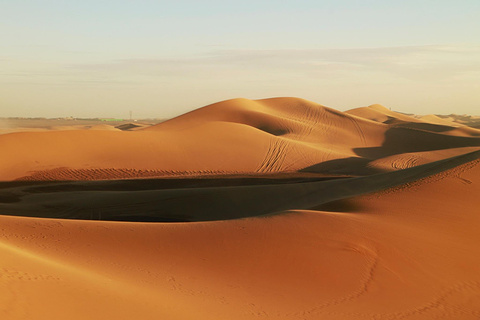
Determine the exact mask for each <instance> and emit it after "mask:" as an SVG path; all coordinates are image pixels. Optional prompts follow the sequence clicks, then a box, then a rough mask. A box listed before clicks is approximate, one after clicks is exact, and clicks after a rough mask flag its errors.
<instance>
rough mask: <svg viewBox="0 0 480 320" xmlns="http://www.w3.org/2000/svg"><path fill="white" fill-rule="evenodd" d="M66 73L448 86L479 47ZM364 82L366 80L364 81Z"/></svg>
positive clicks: (250, 57) (125, 62)
mask: <svg viewBox="0 0 480 320" xmlns="http://www.w3.org/2000/svg"><path fill="white" fill-rule="evenodd" d="M69 68H71V69H73V70H77V71H79V70H80V71H82V72H85V73H90V74H93V73H95V74H109V75H111V76H138V77H144V78H148V77H151V78H158V77H173V78H175V77H192V78H199V77H204V75H205V73H208V75H209V77H211V78H222V77H235V76H240V77H248V75H252V76H256V77H258V76H262V77H266V78H272V76H279V77H290V76H292V75H293V76H297V77H306V78H316V79H322V78H323V79H324V80H335V79H337V80H338V79H342V80H345V79H348V78H349V77H353V78H358V79H361V78H362V77H366V76H367V77H368V76H369V75H372V76H377V77H386V78H389V77H390V78H399V79H405V80H413V81H425V80H430V81H442V80H445V81H448V80H451V79H459V78H462V75H465V74H468V75H469V76H468V78H471V77H472V74H475V73H476V72H478V71H479V70H480V46H460V45H458V46H440V45H432V46H406V47H385V48H353V49H316V50H314V49H311V50H216V51H211V52H208V53H205V54H202V55H197V56H191V57H188V56H184V57H176V58H156V59H152V58H149V59H139V58H135V59H121V60H115V61H111V62H106V63H96V64H95V63H94V64H76V65H70V66H69ZM364 80H368V78H367V79H365V78H364Z"/></svg>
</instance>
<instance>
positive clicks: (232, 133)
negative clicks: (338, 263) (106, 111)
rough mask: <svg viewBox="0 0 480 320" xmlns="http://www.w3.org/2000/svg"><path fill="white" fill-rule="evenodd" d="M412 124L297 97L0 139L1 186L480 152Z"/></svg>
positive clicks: (351, 165)
mask: <svg viewBox="0 0 480 320" xmlns="http://www.w3.org/2000/svg"><path fill="white" fill-rule="evenodd" d="M378 108H380V107H375V109H374V110H377V109H378ZM367 109H368V108H367ZM383 109H385V110H383ZM383 109H382V112H383V113H388V112H390V111H388V110H387V109H386V108H383ZM392 114H393V113H392ZM405 117H406V116H404V117H402V119H405ZM416 121H417V122H415V123H414V124H419V125H422V124H424V125H430V124H426V123H421V122H418V121H419V120H416ZM405 123H406V122H405ZM408 124H410V125H409V126H398V125H395V124H391V125H388V124H384V123H378V122H374V121H370V120H366V119H363V118H360V117H357V116H354V115H350V114H345V113H342V112H339V111H336V110H333V109H330V108H327V107H324V106H321V105H319V104H316V103H313V102H310V101H306V100H302V99H296V98H275V99H266V100H258V101H252V100H247V99H234V100H229V101H224V102H220V103H217V104H213V105H210V106H206V107H204V108H200V109H198V110H195V111H193V112H190V113H188V114H185V115H182V116H180V117H177V118H175V119H172V120H169V121H166V122H163V123H160V124H158V125H155V126H152V127H148V128H145V129H143V130H137V131H134V132H117V131H78V130H77V131H54V132H42V133H30V132H28V133H15V134H6V135H1V136H0V146H1V148H2V150H3V151H4V154H5V155H6V156H5V157H2V158H1V159H0V179H2V180H15V179H34V180H58V179H62V180H90V179H94V180H97V179H119V178H135V177H139V178H141V177H152V176H168V175H170V174H175V175H178V174H182V173H183V175H185V176H191V175H193V176H199V175H205V174H208V172H213V173H215V174H218V173H221V174H252V173H262V174H268V173H277V172H296V171H299V170H307V171H313V172H316V173H323V174H347V175H354V174H365V173H370V172H371V170H370V168H369V167H371V166H369V163H370V162H372V161H375V160H378V159H380V158H384V157H389V156H391V155H393V154H398V153H405V152H421V151H432V150H441V149H451V148H460V147H473V146H480V142H479V139H477V138H476V137H475V135H473V134H468V133H466V134H463V135H460V136H459V135H457V134H450V133H451V131H454V130H458V129H457V128H451V127H449V128H450V129H451V130H450V131H438V130H428V128H418V127H414V126H412V123H408ZM472 130H475V129H472ZM412 141H414V142H415V143H414V144H412V143H411V142H412ZM232 145H234V146H235V147H234V148H232ZM166 150H168V152H166ZM318 164H320V165H319V166H317V165H318ZM392 168H393V166H392ZM374 169H375V168H374Z"/></svg>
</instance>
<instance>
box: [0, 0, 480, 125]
mask: <svg viewBox="0 0 480 320" xmlns="http://www.w3.org/2000/svg"><path fill="white" fill-rule="evenodd" d="M479 9H480V2H478V1H473V0H472V1H361V2H359V1H328V2H327V1H282V2H278V1H262V2H257V1H249V0H247V1H241V2H239V1H221V2H220V1H175V2H170V1H168V2H167V1H135V2H133V1H125V0H123V1H101V2H99V1H41V2H39V1H32V0H27V1H13V0H10V1H8V0H7V1H3V2H2V3H1V4H0V18H1V20H0V21H1V28H0V37H1V39H2V41H1V44H0V70H1V72H0V116H2V117H11V116H22V117H36V116H42V117H57V116H74V117H102V116H109V117H127V116H128V115H129V111H130V110H132V111H133V113H134V116H135V117H138V118H142V117H143V118H145V117H158V118H162V117H172V116H175V115H179V114H182V113H184V112H186V111H190V110H193V109H195V108H198V107H201V106H204V105H206V104H209V103H212V102H216V101H220V100H224V99H230V98H235V97H245V98H250V99H258V98H265V97H275V96H296V97H302V98H305V99H309V100H312V101H317V102H319V103H322V104H324V105H327V106H330V107H334V108H337V109H340V110H347V109H351V108H354V107H361V106H366V105H370V104H373V103H380V104H383V105H385V106H387V107H389V108H392V109H394V110H399V111H403V112H411V113H417V114H429V113H437V114H438V113H445V114H449V113H453V112H454V113H459V114H463V113H467V114H478V112H477V110H478V103H479V98H480V94H479V92H480V90H479V89H480V88H479V83H480V43H479V41H478V39H479V38H480V22H479V19H478V17H479V13H480V10H479Z"/></svg>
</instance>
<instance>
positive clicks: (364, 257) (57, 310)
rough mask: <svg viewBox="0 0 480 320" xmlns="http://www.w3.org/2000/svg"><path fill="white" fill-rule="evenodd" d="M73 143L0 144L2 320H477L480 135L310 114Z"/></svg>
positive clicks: (70, 134) (15, 135)
mask: <svg viewBox="0 0 480 320" xmlns="http://www.w3.org/2000/svg"><path fill="white" fill-rule="evenodd" d="M468 119H471V118H468ZM74 129H75V130H70V129H69V130H62V128H60V129H57V130H41V131H34V130H27V131H23V132H10V133H4V134H1V135H0V150H2V157H0V180H1V182H0V231H1V232H0V319H239V320H240V319H242V320H243V319H294V320H295V319H299V320H300V319H379V320H382V319H385V320H386V319H389V320H390V319H466V320H468V319H479V318H480V248H479V246H478V243H480V233H479V232H478V228H479V227H480V198H479V197H478V195H479V194H480V165H479V164H480V130H479V129H475V128H472V127H469V126H468V125H466V124H465V123H459V122H455V121H453V120H451V119H450V120H448V119H443V118H440V117H437V116H433V115H432V116H425V117H413V116H409V115H405V114H401V113H398V112H394V111H391V110H389V109H388V108H386V107H383V106H381V105H371V106H368V107H362V108H357V109H353V110H349V111H347V112H340V111H337V110H334V109H331V108H328V107H325V106H322V105H319V104H317V103H314V102H311V101H307V100H303V99H297V98H273V99H264V100H247V99H233V100H228V101H223V102H219V103H216V104H213V105H209V106H206V107H203V108H200V109H197V110H194V111H192V112H190V113H187V114H184V115H181V116H179V117H177V118H174V119H171V120H168V121H165V122H162V123H159V124H156V125H152V126H144V127H141V128H136V129H135V130H129V129H130V128H116V129H115V130H113V129H112V128H111V127H98V128H95V129H98V130H91V129H92V128H79V127H77V128H74ZM87 129H89V130H87ZM14 131H15V130H14ZM17 131H22V130H17Z"/></svg>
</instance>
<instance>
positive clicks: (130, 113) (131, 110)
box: [130, 110, 132, 121]
mask: <svg viewBox="0 0 480 320" xmlns="http://www.w3.org/2000/svg"><path fill="white" fill-rule="evenodd" d="M130 121H132V110H130Z"/></svg>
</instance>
